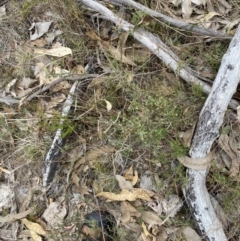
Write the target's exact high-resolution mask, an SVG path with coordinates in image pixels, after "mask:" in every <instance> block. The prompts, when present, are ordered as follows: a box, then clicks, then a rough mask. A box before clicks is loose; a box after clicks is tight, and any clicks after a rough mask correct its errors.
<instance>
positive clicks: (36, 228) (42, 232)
mask: <svg viewBox="0 0 240 241" xmlns="http://www.w3.org/2000/svg"><path fill="white" fill-rule="evenodd" d="M21 221H22V223H23V224H24V225H25V226H26V227H27V228H28V229H29V230H31V231H34V232H35V233H37V234H40V235H45V234H46V232H45V230H43V228H42V227H41V226H40V225H39V224H38V223H34V222H30V221H28V220H27V219H26V218H23V219H21Z"/></svg>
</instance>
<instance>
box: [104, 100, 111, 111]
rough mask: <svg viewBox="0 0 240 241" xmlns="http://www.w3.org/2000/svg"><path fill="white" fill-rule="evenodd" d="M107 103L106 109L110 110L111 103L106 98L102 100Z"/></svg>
mask: <svg viewBox="0 0 240 241" xmlns="http://www.w3.org/2000/svg"><path fill="white" fill-rule="evenodd" d="M104 101H105V102H106V105H107V111H110V110H111V109H112V104H111V103H110V102H109V101H108V100H104Z"/></svg>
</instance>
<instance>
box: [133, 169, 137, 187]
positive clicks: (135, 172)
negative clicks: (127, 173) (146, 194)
mask: <svg viewBox="0 0 240 241" xmlns="http://www.w3.org/2000/svg"><path fill="white" fill-rule="evenodd" d="M137 182H138V172H137V170H135V171H134V176H133V180H132V185H133V187H134V186H135V185H136V184H137Z"/></svg>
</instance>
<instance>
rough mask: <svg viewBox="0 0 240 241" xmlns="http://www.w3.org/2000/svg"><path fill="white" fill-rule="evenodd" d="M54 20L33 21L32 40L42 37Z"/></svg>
mask: <svg viewBox="0 0 240 241" xmlns="http://www.w3.org/2000/svg"><path fill="white" fill-rule="evenodd" d="M51 24H52V22H38V23H32V26H31V27H30V29H29V31H30V40H35V39H37V38H40V37H41V36H43V34H45V33H46V32H47V31H48V29H49V27H50V25H51Z"/></svg>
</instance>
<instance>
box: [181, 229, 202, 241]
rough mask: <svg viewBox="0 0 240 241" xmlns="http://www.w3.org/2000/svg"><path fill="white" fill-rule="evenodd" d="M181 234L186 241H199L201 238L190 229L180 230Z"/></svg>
mask: <svg viewBox="0 0 240 241" xmlns="http://www.w3.org/2000/svg"><path fill="white" fill-rule="evenodd" d="M181 232H182V234H183V235H184V236H185V238H186V239H187V241H193V240H194V241H201V240H202V239H201V237H200V236H199V235H198V234H197V233H196V231H194V230H193V229H192V228H190V227H186V228H182V229H181Z"/></svg>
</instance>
